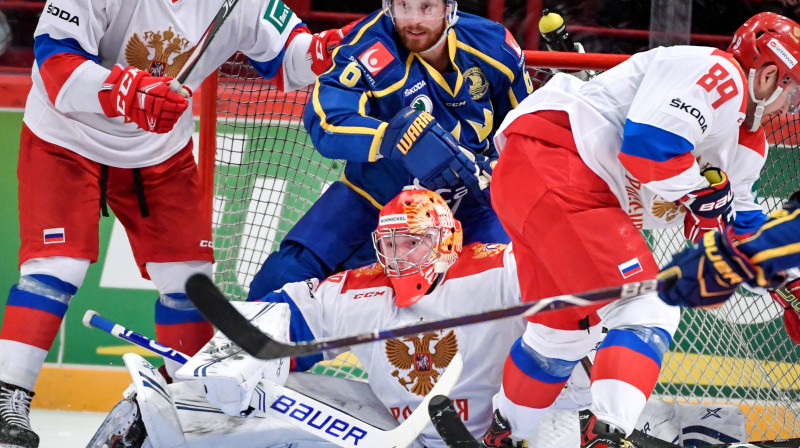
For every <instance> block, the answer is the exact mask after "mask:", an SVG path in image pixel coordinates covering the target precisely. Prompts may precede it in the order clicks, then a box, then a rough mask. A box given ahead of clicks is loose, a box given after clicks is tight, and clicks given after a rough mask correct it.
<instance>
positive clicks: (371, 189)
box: [249, 0, 533, 298]
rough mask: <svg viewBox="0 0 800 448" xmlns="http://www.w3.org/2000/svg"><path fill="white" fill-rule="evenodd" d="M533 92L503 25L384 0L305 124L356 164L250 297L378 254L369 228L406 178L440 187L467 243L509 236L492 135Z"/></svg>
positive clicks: (449, 1)
mask: <svg viewBox="0 0 800 448" xmlns="http://www.w3.org/2000/svg"><path fill="white" fill-rule="evenodd" d="M532 91H533V84H532V83H531V80H530V77H529V75H528V72H527V70H526V68H525V57H524V55H523V53H522V50H521V49H520V47H519V45H517V43H516V42H515V41H514V38H513V37H512V36H511V34H510V33H509V32H508V30H506V29H505V28H504V27H503V26H502V25H499V24H497V23H494V22H492V21H490V20H487V19H484V18H481V17H477V16H473V15H470V14H464V13H461V14H458V13H457V4H456V1H455V0H394V1H392V0H384V1H383V8H382V9H381V10H379V11H377V12H375V13H373V14H371V15H369V16H367V17H366V18H364V19H363V20H361V21H360V22H359V23H358V24H357V25H355V27H354V28H353V29H352V30H351V31H350V32H349V33H348V34H347V36H345V39H344V40H343V41H342V45H341V46H340V47H339V48H338V49H337V50H336V51H335V53H334V63H333V65H332V66H331V68H330V69H329V70H328V71H327V72H325V73H324V74H323V75H322V76H321V77H320V78H319V80H318V81H317V83H316V85H315V86H314V92H313V94H312V96H311V100H310V102H309V104H308V106H307V107H306V112H305V126H306V129H307V130H308V132H309V134H310V136H311V139H312V141H313V143H314V145H315V146H316V148H317V150H318V151H319V152H320V153H321V154H322V155H324V156H325V157H329V158H331V159H344V160H345V161H346V162H347V164H346V167H345V170H344V176H343V178H342V180H341V181H339V182H335V183H334V184H333V185H331V186H330V188H328V190H327V191H326V192H325V193H324V194H323V195H322V197H320V199H319V200H318V201H317V202H316V203H315V204H314V205H313V206H312V207H311V209H310V210H309V211H308V213H306V215H305V216H303V218H302V219H301V220H300V221H299V222H298V223H297V225H295V227H294V228H293V229H292V230H291V231H290V232H289V233H288V234H287V235H286V237H285V238H284V239H283V242H282V243H281V246H280V249H279V250H278V251H276V252H274V253H272V254H271V255H270V256H269V258H268V259H267V261H266V262H265V263H264V265H263V266H262V267H261V270H260V271H259V272H258V273H257V274H256V276H255V278H254V279H253V282H252V283H251V284H250V294H249V297H250V298H260V297H263V296H264V295H265V294H266V293H268V292H269V291H272V290H275V289H278V288H280V287H281V286H283V285H284V284H285V283H288V282H291V281H299V280H303V279H307V278H314V277H316V278H325V277H326V276H328V275H330V274H332V273H334V272H336V271H338V270H342V269H350V268H355V267H359V266H363V265H366V264H369V263H373V262H375V254H374V251H373V249H372V243H371V242H370V239H369V235H370V231H371V229H374V228H375V226H376V224H377V220H378V212H379V211H380V210H381V208H382V206H383V205H384V204H386V203H387V202H388V201H389V200H390V199H391V198H393V197H394V196H395V195H397V194H398V193H399V192H400V191H401V190H402V188H403V186H405V185H417V186H422V187H425V188H429V189H431V190H435V191H437V192H438V193H439V194H441V195H442V196H443V197H444V198H445V199H446V200H447V201H448V202H449V203H450V206H451V207H452V209H453V210H454V211H455V215H456V217H457V218H458V219H459V220H460V221H461V222H462V224H463V227H464V238H465V243H467V244H468V243H471V242H474V241H483V242H508V236H507V235H506V233H505V231H504V230H503V228H502V226H501V225H500V222H499V221H498V220H497V217H496V215H495V213H494V211H493V210H492V208H491V205H490V201H489V183H490V181H491V173H492V170H493V168H494V164H495V161H496V159H497V152H496V151H495V148H494V144H493V143H492V139H493V137H494V132H495V129H496V128H497V125H498V124H499V123H500V122H501V121H502V120H503V118H504V117H505V116H506V114H507V113H508V112H509V111H510V110H511V109H513V108H514V107H516V106H517V104H518V103H519V102H520V101H522V100H523V99H524V98H525V97H527V96H528V94H530V93H531V92H532Z"/></svg>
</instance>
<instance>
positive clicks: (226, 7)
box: [169, 0, 239, 96]
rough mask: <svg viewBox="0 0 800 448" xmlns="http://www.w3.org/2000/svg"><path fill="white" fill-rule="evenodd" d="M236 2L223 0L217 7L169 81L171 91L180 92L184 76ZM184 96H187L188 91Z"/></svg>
mask: <svg viewBox="0 0 800 448" xmlns="http://www.w3.org/2000/svg"><path fill="white" fill-rule="evenodd" d="M238 2H239V0H223V2H222V6H221V7H220V8H219V11H217V15H216V16H214V19H213V20H211V23H210V24H209V25H208V28H206V30H205V32H203V35H202V36H201V37H200V40H199V41H198V42H197V45H195V47H194V51H192V54H191V55H190V56H189V59H187V60H186V63H185V64H183V67H182V68H181V71H179V72H178V74H177V75H176V76H175V79H173V80H172V81H171V82H170V83H169V88H170V89H172V91H174V92H178V93H180V92H181V90H182V89H183V83H185V82H186V78H188V77H189V73H191V72H192V70H194V67H195V66H196V65H197V61H198V60H199V59H200V56H202V55H203V53H205V52H206V50H207V49H208V45H209V44H210V43H211V39H213V38H214V36H215V35H216V34H217V31H218V30H219V27H221V26H222V24H223V22H225V19H227V18H228V16H230V15H231V11H233V7H234V6H236V3H238ZM184 96H188V91H187V92H186V95H184Z"/></svg>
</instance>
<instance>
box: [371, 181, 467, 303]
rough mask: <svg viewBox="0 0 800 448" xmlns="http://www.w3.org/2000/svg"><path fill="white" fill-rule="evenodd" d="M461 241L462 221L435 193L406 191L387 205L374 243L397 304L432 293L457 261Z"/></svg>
mask: <svg viewBox="0 0 800 448" xmlns="http://www.w3.org/2000/svg"><path fill="white" fill-rule="evenodd" d="M462 238H463V235H462V231H461V223H460V222H459V221H458V220H457V219H455V218H454V217H453V212H452V211H450V207H448V206H447V202H445V200H444V199H442V197H441V196H439V195H438V194H437V193H434V192H433V191H429V190H404V191H403V192H401V193H400V194H399V195H397V196H396V197H395V198H394V199H392V200H391V201H389V203H388V204H386V205H385V206H384V207H383V209H382V210H381V213H380V215H379V218H378V228H377V229H375V231H374V232H372V243H373V245H374V247H375V253H376V254H377V256H378V262H380V264H381V265H382V266H383V269H384V272H385V273H386V275H387V276H389V277H390V279H391V282H392V286H394V290H395V295H396V297H397V298H396V304H397V306H401V307H403V306H409V305H412V304H414V303H416V302H417V301H419V299H421V298H422V296H424V295H425V293H427V292H428V290H429V289H430V287H431V286H433V285H434V283H435V282H436V281H437V279H438V278H439V276H440V275H441V274H444V273H445V272H446V271H447V269H448V268H449V267H450V266H451V265H452V264H453V263H455V262H456V259H458V255H459V254H460V253H461V246H462Z"/></svg>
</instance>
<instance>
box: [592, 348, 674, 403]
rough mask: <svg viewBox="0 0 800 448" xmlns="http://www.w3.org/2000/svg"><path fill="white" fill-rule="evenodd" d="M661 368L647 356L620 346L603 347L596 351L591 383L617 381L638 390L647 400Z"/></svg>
mask: <svg viewBox="0 0 800 448" xmlns="http://www.w3.org/2000/svg"><path fill="white" fill-rule="evenodd" d="M659 372H661V367H660V366H659V365H658V364H657V363H656V362H655V361H653V359H652V358H650V357H649V356H646V355H643V354H641V353H639V352H637V351H635V350H631V349H630V348H628V347H623V346H620V345H613V346H610V347H603V348H601V349H600V350H598V351H597V358H596V359H595V363H594V367H592V382H594V381H597V380H609V379H614V380H619V381H622V382H624V383H628V384H630V385H631V386H633V387H635V388H637V389H639V390H640V391H641V392H642V393H643V394H644V396H645V398H649V397H650V394H651V393H652V392H653V388H654V387H655V385H656V381H657V380H658V374H659Z"/></svg>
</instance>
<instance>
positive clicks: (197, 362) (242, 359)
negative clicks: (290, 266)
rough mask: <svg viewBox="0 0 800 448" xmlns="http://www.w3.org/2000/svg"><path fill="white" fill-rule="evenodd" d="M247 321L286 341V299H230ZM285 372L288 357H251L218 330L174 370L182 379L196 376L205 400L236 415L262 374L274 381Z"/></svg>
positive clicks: (280, 381) (245, 405)
mask: <svg viewBox="0 0 800 448" xmlns="http://www.w3.org/2000/svg"><path fill="white" fill-rule="evenodd" d="M231 304H232V305H233V306H234V308H236V310H237V311H239V312H240V313H241V314H242V315H243V316H244V317H245V318H246V319H247V320H248V321H250V323H252V324H253V325H255V326H256V327H257V328H258V329H259V330H261V331H265V332H267V333H269V334H270V335H271V336H272V337H274V338H276V339H277V340H280V341H283V342H286V341H289V317H290V313H291V312H290V309H289V305H288V304H286V303H264V302H231ZM288 376H289V358H279V359H272V360H269V361H263V360H260V359H256V358H253V357H252V356H250V355H248V354H247V353H245V352H244V351H243V350H242V349H241V348H239V346H237V345H235V344H234V343H233V342H232V341H231V340H230V339H229V338H228V337H227V336H225V335H224V334H223V333H222V332H220V331H218V332H216V333H215V334H214V337H213V338H211V340H210V341H208V343H206V345H205V346H203V348H202V349H201V350H200V351H199V352H198V353H197V354H196V355H195V356H193V357H192V358H191V359H190V360H189V361H188V362H187V363H186V364H184V365H183V367H181V368H180V369H178V371H177V372H176V373H175V377H176V378H178V379H183V380H192V379H199V380H200V381H202V382H203V385H205V387H206V398H207V399H208V401H209V403H211V404H213V405H215V406H217V407H219V408H220V409H221V410H222V411H223V412H224V413H226V414H228V415H234V416H236V415H240V414H241V413H242V412H244V411H246V410H247V408H248V407H249V405H250V401H251V398H252V396H253V391H254V390H255V387H256V386H257V385H258V383H259V381H261V380H262V378H263V379H264V380H266V381H270V382H273V383H275V384H278V385H283V384H284V383H286V379H287V378H288Z"/></svg>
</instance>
